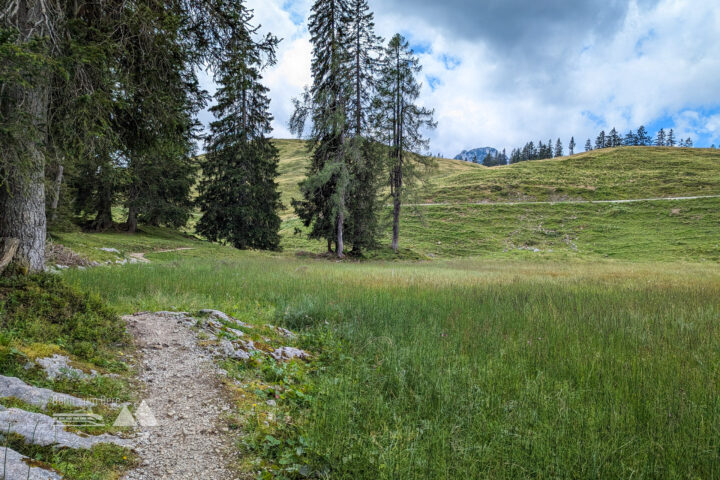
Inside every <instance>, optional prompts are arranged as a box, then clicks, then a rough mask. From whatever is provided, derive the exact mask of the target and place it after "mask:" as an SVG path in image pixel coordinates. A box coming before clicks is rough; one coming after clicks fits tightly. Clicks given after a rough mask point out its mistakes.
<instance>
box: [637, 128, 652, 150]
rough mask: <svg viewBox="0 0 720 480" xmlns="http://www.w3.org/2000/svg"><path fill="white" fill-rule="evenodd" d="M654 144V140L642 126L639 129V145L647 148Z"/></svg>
mask: <svg viewBox="0 0 720 480" xmlns="http://www.w3.org/2000/svg"><path fill="white" fill-rule="evenodd" d="M651 143H652V139H651V138H650V135H648V133H647V130H645V126H644V125H643V126H641V127H640V128H638V131H637V144H638V145H639V146H641V147H647V146H649V145H650V144H651Z"/></svg>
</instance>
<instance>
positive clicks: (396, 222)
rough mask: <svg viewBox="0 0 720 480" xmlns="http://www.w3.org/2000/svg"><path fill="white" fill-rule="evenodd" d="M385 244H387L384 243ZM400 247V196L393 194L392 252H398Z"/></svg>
mask: <svg viewBox="0 0 720 480" xmlns="http://www.w3.org/2000/svg"><path fill="white" fill-rule="evenodd" d="M385 245H387V244H385ZM399 247H400V198H399V197H398V196H395V197H394V198H393V238H392V249H393V252H395V253H398V249H399Z"/></svg>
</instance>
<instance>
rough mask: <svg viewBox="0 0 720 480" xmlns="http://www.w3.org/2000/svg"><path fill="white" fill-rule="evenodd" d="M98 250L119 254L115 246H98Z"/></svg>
mask: <svg viewBox="0 0 720 480" xmlns="http://www.w3.org/2000/svg"><path fill="white" fill-rule="evenodd" d="M99 250H102V251H103V252H108V253H117V254H118V255H120V250H118V249H117V248H107V247H106V248H100V249H99Z"/></svg>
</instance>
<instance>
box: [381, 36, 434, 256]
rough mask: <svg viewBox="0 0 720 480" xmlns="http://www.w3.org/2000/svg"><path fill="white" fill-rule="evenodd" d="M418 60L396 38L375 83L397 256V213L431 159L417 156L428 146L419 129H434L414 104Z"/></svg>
mask: <svg viewBox="0 0 720 480" xmlns="http://www.w3.org/2000/svg"><path fill="white" fill-rule="evenodd" d="M421 70H422V67H421V66H420V63H419V60H418V58H417V57H416V56H415V54H414V52H413V51H412V50H411V49H410V45H409V44H408V42H407V41H406V40H405V38H403V37H402V36H401V35H400V34H396V35H395V36H394V37H393V38H392V39H391V40H390V43H389V44H388V46H387V48H386V49H385V54H384V56H383V60H382V65H381V74H380V80H379V82H378V97H377V100H376V114H375V129H376V132H377V134H378V138H379V139H380V140H381V141H382V142H383V143H384V144H385V145H387V147H388V170H389V172H390V179H389V180H390V195H391V196H392V202H393V236H392V248H393V251H395V252H396V253H397V251H398V248H399V242H400V211H401V208H402V202H403V198H404V196H405V195H406V190H407V188H408V187H410V186H412V185H413V183H414V182H415V181H416V180H417V179H418V178H419V177H420V175H421V168H422V167H423V166H427V165H428V164H430V163H431V161H432V160H431V159H430V158H429V157H427V156H425V155H423V154H422V153H421V150H425V149H427V148H428V145H429V142H428V140H427V139H426V138H425V137H424V136H423V134H422V130H423V129H426V128H427V129H431V128H435V127H436V123H434V121H433V112H432V111H430V110H427V109H426V108H423V107H420V106H418V105H417V104H416V102H417V99H418V97H419V96H420V84H419V83H418V81H417V78H416V77H417V75H419V73H420V72H421Z"/></svg>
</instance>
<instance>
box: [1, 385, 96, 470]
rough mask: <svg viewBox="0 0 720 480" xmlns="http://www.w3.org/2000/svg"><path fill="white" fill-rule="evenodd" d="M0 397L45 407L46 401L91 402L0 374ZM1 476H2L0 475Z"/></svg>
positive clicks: (80, 404) (83, 404)
mask: <svg viewBox="0 0 720 480" xmlns="http://www.w3.org/2000/svg"><path fill="white" fill-rule="evenodd" d="M0 397H3V398H7V397H15V398H17V399H18V400H22V401H23V402H25V403H29V404H30V405H35V406H36V407H41V408H45V407H47V405H48V403H51V402H53V403H62V404H64V405H69V406H72V407H92V405H93V404H92V403H91V402H89V401H87V400H83V399H81V398H77V397H73V396H72V395H68V394H65V393H57V392H53V391H52V390H49V389H47V388H39V387H33V386H32V385H28V384H27V383H25V382H23V381H22V380H20V379H19V378H15V377H6V376H4V375H0ZM0 478H2V477H0Z"/></svg>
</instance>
